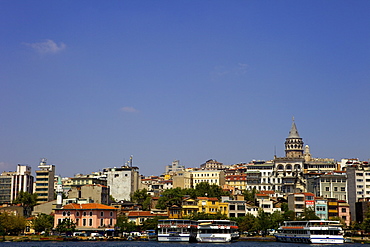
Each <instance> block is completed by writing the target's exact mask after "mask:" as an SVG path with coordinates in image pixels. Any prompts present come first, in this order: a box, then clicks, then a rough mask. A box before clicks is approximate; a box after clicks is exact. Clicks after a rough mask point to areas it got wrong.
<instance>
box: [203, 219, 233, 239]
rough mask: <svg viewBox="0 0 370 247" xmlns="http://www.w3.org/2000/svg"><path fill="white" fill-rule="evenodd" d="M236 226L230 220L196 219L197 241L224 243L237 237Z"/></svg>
mask: <svg viewBox="0 0 370 247" xmlns="http://www.w3.org/2000/svg"><path fill="white" fill-rule="evenodd" d="M238 229H239V228H238V226H237V224H236V222H235V221H230V220H198V226H197V237H196V240H197V242H201V243H226V242H231V241H235V240H237V239H238V238H239V232H238Z"/></svg>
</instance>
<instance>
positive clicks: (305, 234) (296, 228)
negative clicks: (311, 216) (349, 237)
mask: <svg viewBox="0 0 370 247" xmlns="http://www.w3.org/2000/svg"><path fill="white" fill-rule="evenodd" d="M275 238H276V241H280V242H294V243H310V244H342V243H344V238H343V230H342V227H341V224H340V222H339V221H330V220H309V221H284V223H283V225H282V226H280V227H279V229H278V231H277V233H275Z"/></svg>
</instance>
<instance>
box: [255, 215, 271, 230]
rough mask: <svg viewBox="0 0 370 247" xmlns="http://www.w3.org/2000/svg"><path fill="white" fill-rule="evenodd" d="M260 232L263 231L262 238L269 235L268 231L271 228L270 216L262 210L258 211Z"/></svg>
mask: <svg viewBox="0 0 370 247" xmlns="http://www.w3.org/2000/svg"><path fill="white" fill-rule="evenodd" d="M257 223H258V230H260V231H262V236H265V235H266V234H267V229H270V228H271V219H270V215H268V214H267V213H265V211H263V210H262V209H260V210H258V216H257Z"/></svg>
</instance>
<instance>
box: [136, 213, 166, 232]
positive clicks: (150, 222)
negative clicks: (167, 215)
mask: <svg viewBox="0 0 370 247" xmlns="http://www.w3.org/2000/svg"><path fill="white" fill-rule="evenodd" d="M160 218H162V217H157V216H155V217H154V218H151V219H147V220H145V221H144V222H143V224H142V226H141V230H155V229H157V226H158V219H160Z"/></svg>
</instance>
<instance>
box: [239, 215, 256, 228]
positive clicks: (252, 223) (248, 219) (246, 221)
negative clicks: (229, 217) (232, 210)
mask: <svg viewBox="0 0 370 247" xmlns="http://www.w3.org/2000/svg"><path fill="white" fill-rule="evenodd" d="M237 219H238V218H237ZM239 219H240V220H237V222H238V221H240V222H238V226H239V231H240V232H254V231H257V230H258V223H257V219H256V217H255V216H254V215H252V214H251V213H247V214H246V215H245V216H243V217H240V218H239Z"/></svg>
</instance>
